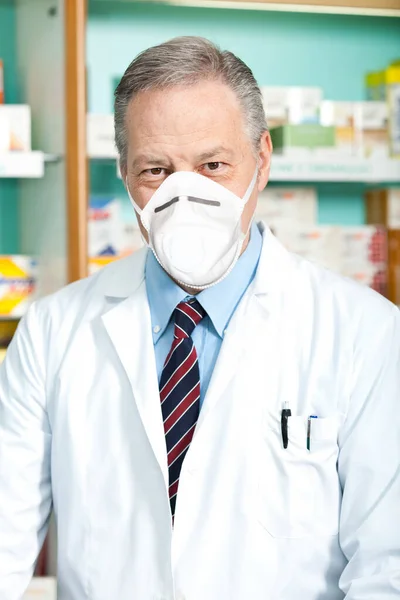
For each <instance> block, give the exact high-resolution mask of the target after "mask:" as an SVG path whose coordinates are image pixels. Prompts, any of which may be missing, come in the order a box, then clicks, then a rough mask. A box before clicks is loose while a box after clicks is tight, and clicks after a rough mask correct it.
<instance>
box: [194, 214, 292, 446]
mask: <svg viewBox="0 0 400 600" xmlns="http://www.w3.org/2000/svg"><path fill="white" fill-rule="evenodd" d="M259 227H260V230H261V232H262V234H263V248H262V252H261V257H260V263H259V267H258V270H257V274H256V277H255V280H254V282H253V283H252V284H251V285H250V287H249V289H248V290H247V292H246V293H245V295H244V297H243V299H242V301H241V302H240V304H239V306H238V308H237V309H236V312H235V314H234V316H233V318H232V320H231V322H230V324H229V327H228V330H227V332H226V335H225V337H224V341H223V343H222V346H221V351H220V355H219V357H218V360H217V363H216V366H215V369H214V373H213V375H212V378H211V381H210V385H209V389H208V391H207V394H206V397H205V400H204V405H203V408H202V410H201V413H200V418H199V422H198V426H197V429H196V433H199V431H200V430H201V426H202V423H203V422H204V421H205V420H206V419H207V417H208V415H209V414H210V413H211V411H212V409H213V408H214V406H215V405H216V403H217V402H218V400H219V399H220V398H222V397H223V395H224V394H226V393H227V390H228V388H229V386H232V385H234V386H236V385H237V384H238V382H239V380H240V377H241V376H242V373H243V376H244V377H247V378H248V385H247V389H248V391H249V393H251V392H250V390H251V389H255V388H257V385H258V386H259V384H260V381H261V380H262V381H264V382H265V381H266V372H267V370H268V391H269V393H270V394H273V393H274V390H275V388H276V384H277V381H276V377H275V375H276V369H275V368H274V367H273V365H274V364H275V362H276V360H277V358H278V357H277V354H278V353H277V347H276V342H277V333H276V331H275V330H274V329H276V327H277V318H274V316H276V315H277V314H278V312H279V302H280V301H279V298H280V294H281V291H282V286H283V285H284V284H285V282H286V281H287V280H288V278H289V276H290V273H291V272H292V269H293V264H292V260H291V257H290V255H289V253H288V252H287V251H286V250H285V249H284V248H283V247H282V246H281V245H280V244H279V242H278V241H277V240H276V239H275V238H274V236H273V235H272V233H271V232H270V231H269V229H268V228H266V227H265V225H263V224H262V223H260V224H259ZM261 346H262V356H260V347H261ZM244 365H248V366H249V369H250V371H251V374H250V376H249V369H247V368H244ZM265 385H266V384H265ZM195 437H196V434H195Z"/></svg>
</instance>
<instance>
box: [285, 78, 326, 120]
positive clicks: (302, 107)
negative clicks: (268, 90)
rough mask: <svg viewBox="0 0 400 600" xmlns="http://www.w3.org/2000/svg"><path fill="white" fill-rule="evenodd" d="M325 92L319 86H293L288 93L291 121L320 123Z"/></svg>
mask: <svg viewBox="0 0 400 600" xmlns="http://www.w3.org/2000/svg"><path fill="white" fill-rule="evenodd" d="M322 97H323V92H322V89H321V88H317V87H291V88H289V94H288V115H289V123H290V124H292V125H301V124H303V123H318V122H319V108H320V104H321V102H322Z"/></svg>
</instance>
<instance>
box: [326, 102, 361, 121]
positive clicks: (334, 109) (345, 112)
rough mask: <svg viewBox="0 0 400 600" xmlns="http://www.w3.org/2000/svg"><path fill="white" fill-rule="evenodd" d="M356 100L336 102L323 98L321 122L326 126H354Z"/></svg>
mask: <svg viewBox="0 0 400 600" xmlns="http://www.w3.org/2000/svg"><path fill="white" fill-rule="evenodd" d="M354 107H355V104H354V102H336V101H333V100H322V102H321V106H320V123H321V125H324V126H325V127H330V126H334V127H353V126H354Z"/></svg>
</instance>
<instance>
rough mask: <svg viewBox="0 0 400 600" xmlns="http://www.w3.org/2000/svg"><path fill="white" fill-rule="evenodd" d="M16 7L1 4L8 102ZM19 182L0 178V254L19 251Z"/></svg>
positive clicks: (12, 91) (13, 76) (13, 97)
mask: <svg viewBox="0 0 400 600" xmlns="http://www.w3.org/2000/svg"><path fill="white" fill-rule="evenodd" d="M15 29H16V28H15V10H14V7H13V6H12V5H9V4H5V5H2V4H1V3H0V58H1V59H2V60H3V62H4V80H5V81H4V88H5V91H6V102H7V103H9V104H12V103H15V102H18V101H19V91H18V77H17V63H16V47H15V37H16V36H15V33H16V31H15ZM17 186H18V182H17V181H15V180H11V179H0V254H1V253H2V254H5V253H7V254H12V253H15V252H18V188H17Z"/></svg>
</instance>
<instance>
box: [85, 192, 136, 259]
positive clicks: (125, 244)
mask: <svg viewBox="0 0 400 600" xmlns="http://www.w3.org/2000/svg"><path fill="white" fill-rule="evenodd" d="M88 239H89V256H90V257H100V256H104V257H106V256H114V257H121V256H126V255H128V254H131V253H132V252H135V250H137V249H138V248H140V247H142V245H143V243H142V238H141V235H140V230H139V226H138V224H137V221H136V217H135V213H134V211H133V208H132V207H131V205H130V204H129V205H128V207H127V210H124V202H123V201H122V200H121V199H119V198H110V197H108V196H92V197H91V198H90V203H89V223H88Z"/></svg>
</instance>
